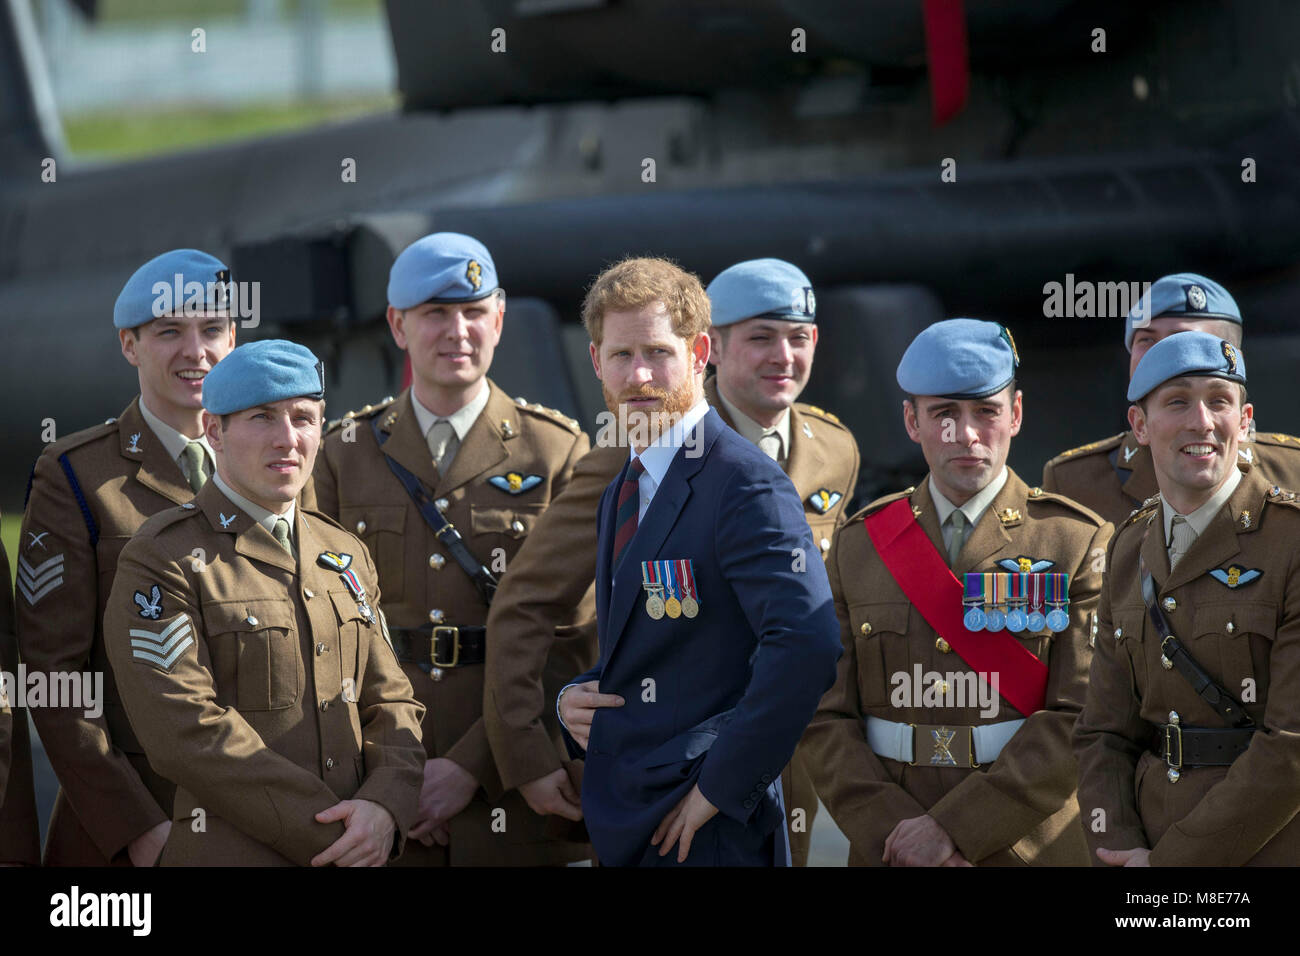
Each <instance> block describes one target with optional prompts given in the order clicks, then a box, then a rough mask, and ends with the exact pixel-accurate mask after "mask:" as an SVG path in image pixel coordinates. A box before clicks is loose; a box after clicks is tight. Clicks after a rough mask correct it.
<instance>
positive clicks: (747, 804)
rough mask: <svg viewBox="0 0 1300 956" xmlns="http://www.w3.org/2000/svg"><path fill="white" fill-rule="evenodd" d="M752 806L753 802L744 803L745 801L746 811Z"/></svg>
mask: <svg viewBox="0 0 1300 956" xmlns="http://www.w3.org/2000/svg"><path fill="white" fill-rule="evenodd" d="M753 805H754V801H753V800H746V801H745V809H746V810H748V809H749V808H750V807H752V806H753Z"/></svg>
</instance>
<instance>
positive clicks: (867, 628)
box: [858, 621, 871, 634]
mask: <svg viewBox="0 0 1300 956" xmlns="http://www.w3.org/2000/svg"><path fill="white" fill-rule="evenodd" d="M858 630H859V631H861V632H862V633H863V634H870V633H871V622H870V621H863V622H862V626H861V627H860V628H858Z"/></svg>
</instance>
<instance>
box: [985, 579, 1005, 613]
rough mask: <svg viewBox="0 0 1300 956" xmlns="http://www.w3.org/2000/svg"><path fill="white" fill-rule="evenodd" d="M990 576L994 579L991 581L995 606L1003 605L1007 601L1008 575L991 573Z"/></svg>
mask: <svg viewBox="0 0 1300 956" xmlns="http://www.w3.org/2000/svg"><path fill="white" fill-rule="evenodd" d="M989 577H990V578H992V579H993V580H992V581H990V582H989V583H990V584H991V586H992V588H993V591H992V595H993V597H992V600H993V606H994V607H1002V606H1003V605H1004V604H1006V603H1007V575H1005V574H990V575H989Z"/></svg>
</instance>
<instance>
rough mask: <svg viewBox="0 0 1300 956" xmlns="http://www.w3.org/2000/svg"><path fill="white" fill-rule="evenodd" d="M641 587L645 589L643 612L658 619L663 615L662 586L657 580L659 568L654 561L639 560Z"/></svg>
mask: <svg viewBox="0 0 1300 956" xmlns="http://www.w3.org/2000/svg"><path fill="white" fill-rule="evenodd" d="M641 587H643V588H644V589H645V592H646V595H647V597H646V599H645V612H646V613H647V614H649V615H650V617H651V618H653V619H654V620H656V621H658V620H660V619H661V618H662V617H663V616H664V611H665V607H664V598H663V593H664V588H663V585H662V584H661V583H660V581H659V568H658V565H657V562H655V561H642V562H641Z"/></svg>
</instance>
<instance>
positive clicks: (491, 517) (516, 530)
mask: <svg viewBox="0 0 1300 956" xmlns="http://www.w3.org/2000/svg"><path fill="white" fill-rule="evenodd" d="M545 507H546V505H544V504H538V505H523V504H520V505H514V506H512V507H509V508H484V507H481V506H479V505H470V530H471V531H473V532H474V534H475V536H478V535H491V536H493V537H498V536H499V538H498V540H502V541H516V542H522V541H523V539H524V538H526V537H527V536H528V533H529V532H530V531H532V530H533V526H534V525H536V524H537V519H538V518H540V517H541V516H542V511H543V509H545ZM517 549H518V545H517V544H516V545H515V546H514V547H513V548H510V551H511V552H512V553H513V551H515V550H517ZM475 554H476V556H477V557H478V559H479V560H480V561H482V562H484V563H485V564H487V565H488V566H489V567H491V564H492V557H491V555H487V554H478V552H475ZM380 586H381V587H382V586H383V582H382V581H381V582H380Z"/></svg>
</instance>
